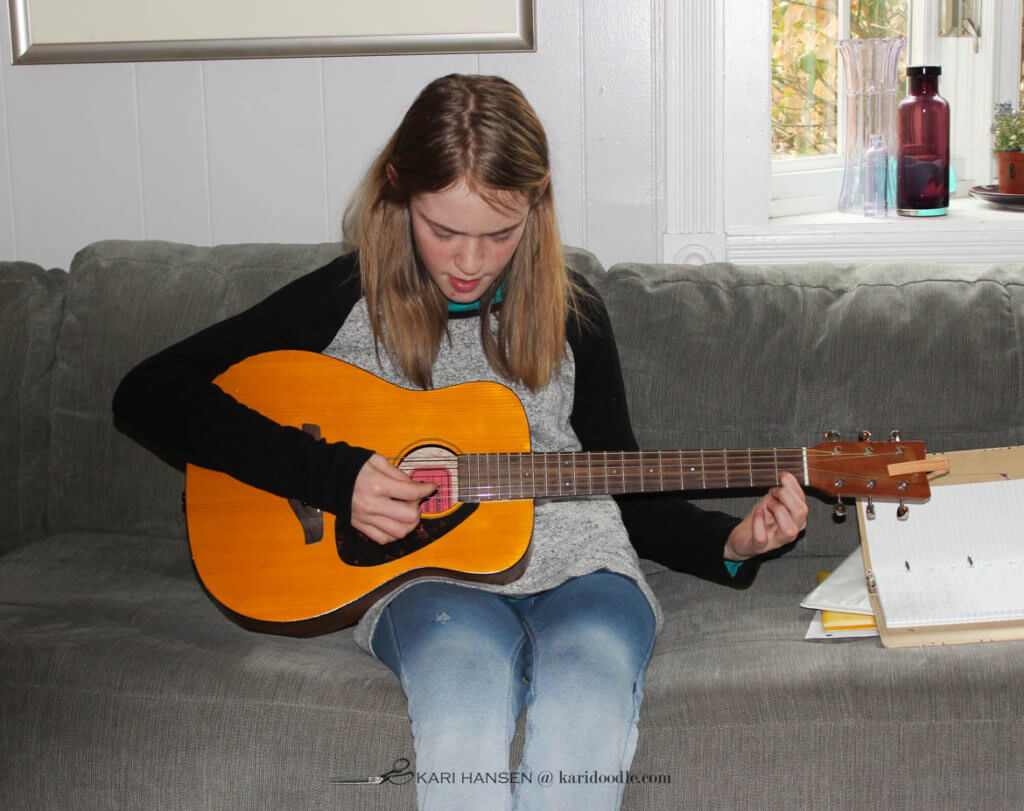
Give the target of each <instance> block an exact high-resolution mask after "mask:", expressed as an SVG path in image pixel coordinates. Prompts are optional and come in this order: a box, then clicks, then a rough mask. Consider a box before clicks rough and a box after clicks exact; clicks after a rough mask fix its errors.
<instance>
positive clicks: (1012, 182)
mask: <svg viewBox="0 0 1024 811" xmlns="http://www.w3.org/2000/svg"><path fill="white" fill-rule="evenodd" d="M996 158H998V159H999V193H1000V194H1024V152H1019V151H1017V152H1010V151H1003V152H996Z"/></svg>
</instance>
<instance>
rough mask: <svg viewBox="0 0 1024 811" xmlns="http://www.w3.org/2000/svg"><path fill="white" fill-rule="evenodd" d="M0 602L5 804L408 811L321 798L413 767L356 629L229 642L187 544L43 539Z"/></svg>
mask: <svg viewBox="0 0 1024 811" xmlns="http://www.w3.org/2000/svg"><path fill="white" fill-rule="evenodd" d="M0 590H2V593H3V595H4V600H3V603H2V604H0V706H2V707H3V708H4V721H3V723H2V724H0V771H2V773H3V774H4V781H3V783H4V785H3V786H2V787H0V806H3V807H11V808H13V807H16V806H24V805H25V804H26V803H27V802H28V799H27V798H31V802H28V804H29V805H35V806H37V807H39V808H110V807H126V808H169V807H177V808H212V807H234V808H312V807H355V806H353V805H350V803H352V802H353V797H355V802H356V803H359V804H361V803H362V802H363V800H364V799H365V800H369V801H371V802H368V803H367V804H366V805H361V806H360V807H365V808H377V807H380V808H386V807H396V806H395V805H394V804H396V803H397V804H398V806H400V807H411V805H412V803H413V800H412V796H413V795H412V792H413V788H414V787H413V786H412V785H406V786H387V787H384V790H380V788H379V787H375V786H371V787H370V788H373V789H377V792H376V795H374V794H372V793H371V792H366V793H365V794H362V795H359V794H353V791H352V787H348V786H337V785H332V784H329V783H328V782H327V779H328V778H329V777H331V776H335V775H356V774H366V775H372V774H379V773H381V772H382V771H384V770H385V769H386V768H388V767H390V764H391V763H392V762H393V761H394V759H395V758H396V757H398V756H406V757H409V759H410V760H412V752H413V748H412V734H411V730H410V728H409V720H408V716H407V712H406V703H405V698H404V696H403V695H402V691H401V688H400V687H399V684H398V680H397V679H396V678H395V677H394V675H393V674H392V673H391V671H389V670H388V669H387V667H385V666H384V665H383V664H381V663H380V662H378V661H377V660H376V659H374V658H373V657H371V656H369V655H367V654H365V653H363V652H362V651H361V650H359V648H357V647H356V644H355V642H354V640H353V638H352V631H351V629H349V630H346V631H341V632H339V633H336V634H330V635H327V636H322V637H318V638H315V639H291V638H287V637H276V636H265V635H261V634H254V633H250V632H248V631H245V630H242V629H241V628H239V627H238V626H236V625H235V624H233V623H232V622H231V621H230V620H228V619H227V618H226V617H224V616H223V615H222V614H220V612H218V611H217V609H216V608H215V607H214V606H213V604H212V603H211V602H210V601H209V600H208V599H207V598H206V597H205V595H204V594H203V592H202V590H201V588H200V587H199V584H198V583H197V581H196V579H195V576H194V575H193V573H192V567H191V565H190V560H189V556H188V552H187V550H186V548H185V544H184V542H183V541H179V542H178V543H167V542H163V541H160V540H159V539H154V538H149V537H145V536H138V535H136V536H130V535H117V534H112V533H105V532H104V533H67V534H59V535H52V536H47V537H45V538H41V539H38V540H37V541H35V542H33V543H31V544H28V545H26V546H23V547H21V548H19V549H18V550H16V551H14V552H12V553H10V554H8V555H6V556H4V557H3V558H2V560H0ZM360 788H362V789H363V790H364V791H365V789H366V788H367V787H366V786H362V787H356V790H357V791H358V789H360ZM375 800H379V801H380V803H381V804H380V805H379V806H378V805H375V804H374V803H373V802H372V801H375ZM5 801H6V802H5ZM388 803H392V805H388Z"/></svg>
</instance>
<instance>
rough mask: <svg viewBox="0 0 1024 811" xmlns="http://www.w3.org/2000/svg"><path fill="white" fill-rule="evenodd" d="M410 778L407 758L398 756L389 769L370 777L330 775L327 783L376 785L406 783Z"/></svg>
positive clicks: (410, 771)
mask: <svg viewBox="0 0 1024 811" xmlns="http://www.w3.org/2000/svg"><path fill="white" fill-rule="evenodd" d="M410 780H412V770H411V769H410V768H409V759H408V758H404V757H400V758H398V759H396V760H395V762H394V764H392V766H391V769H390V770H388V771H386V772H384V773H383V774H378V775H373V776H371V777H332V778H330V779H329V780H328V781H327V782H328V783H343V784H345V785H363V786H366V785H370V786H376V785H380V784H381V783H396V784H399V785H401V784H402V783H408V782H409V781H410Z"/></svg>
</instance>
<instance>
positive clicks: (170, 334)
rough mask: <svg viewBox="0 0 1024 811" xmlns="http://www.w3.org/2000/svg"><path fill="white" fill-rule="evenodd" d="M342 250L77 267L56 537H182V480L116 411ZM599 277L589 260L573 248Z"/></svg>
mask: <svg viewBox="0 0 1024 811" xmlns="http://www.w3.org/2000/svg"><path fill="white" fill-rule="evenodd" d="M341 250H342V246H341V245H339V244H333V243H331V244H324V245H265V244H259V245H222V246H217V247H213V248H202V247H195V246H191V245H176V244H171V243H165V242H119V241H108V242H99V243H96V244H94V245H90V246H88V247H87V248H85V249H84V250H82V251H81V252H80V253H79V254H78V255H77V256H76V257H75V259H74V262H73V263H72V266H71V273H70V280H69V288H68V304H67V317H66V323H65V326H64V329H63V332H62V337H61V341H60V345H59V347H58V354H57V358H58V363H57V372H56V382H55V384H54V385H55V390H54V401H55V403H54V415H53V440H52V448H51V469H52V470H53V477H52V480H51V489H50V501H49V509H50V519H51V522H52V526H53V528H54V529H55V530H73V529H78V530H106V531H111V532H132V533H142V534H146V535H156V536H164V537H167V536H175V535H180V534H181V533H183V532H184V516H183V514H182V510H181V499H180V494H181V491H182V489H183V477H182V474H181V472H180V471H177V470H175V469H173V468H171V467H170V466H168V465H166V464H164V463H163V462H161V461H160V460H159V459H157V458H156V457H154V456H153V455H152V454H150V453H149V451H147V450H145V449H143V448H142V447H141V446H139V445H137V444H136V443H135V442H133V441H132V440H130V439H128V438H127V437H126V436H124V435H122V434H120V433H119V432H117V431H115V430H114V428H113V425H112V418H111V411H110V403H111V399H112V398H113V394H114V389H115V388H116V387H117V384H118V383H119V382H120V380H121V378H122V377H123V376H124V374H125V373H126V372H127V371H128V370H129V369H130V368H131V367H132V366H134V365H135V364H136V363H138V362H139V361H141V360H142V359H143V358H146V357H148V356H149V355H151V354H153V353H154V352H157V351H158V350H160V349H162V348H164V347H165V346H168V345H170V344H172V343H174V342H175V341H177V340H180V339H181V338H184V337H185V336H187V335H190V334H192V333H194V332H196V331H198V330H200V329H202V328H203V327H206V326H208V325H209V324H211V323H213V322H215V321H218V320H220V319H222V318H226V317H228V316H229V315H232V314H234V313H237V312H240V311H241V310H243V309H245V308H246V307H248V306H250V305H252V304H254V303H256V302H257V301H259V300H260V299H262V298H263V297H265V296H266V295H268V294H269V293H271V292H273V291H274V290H276V289H278V288H279V287H281V286H283V285H284V284H286V283H287V282H289V281H290V280H292V279H294V278H296V277H297V276H299V275H301V274H302V273H305V272H307V271H310V270H313V269H314V268H317V267H320V266H321V265H324V264H326V263H327V262H328V261H330V260H331V259H332V258H334V257H335V256H337V255H338V254H339V253H340V252H341ZM567 258H568V260H569V262H570V263H571V264H572V265H573V266H574V267H577V268H579V269H580V270H581V271H583V272H584V273H586V274H587V275H588V276H589V277H591V278H593V277H594V276H595V275H596V274H597V273H599V272H600V271H601V266H600V264H599V263H598V262H597V260H596V259H595V258H594V256H593V255H592V254H589V253H587V252H586V251H581V250H578V249H572V248H569V249H567Z"/></svg>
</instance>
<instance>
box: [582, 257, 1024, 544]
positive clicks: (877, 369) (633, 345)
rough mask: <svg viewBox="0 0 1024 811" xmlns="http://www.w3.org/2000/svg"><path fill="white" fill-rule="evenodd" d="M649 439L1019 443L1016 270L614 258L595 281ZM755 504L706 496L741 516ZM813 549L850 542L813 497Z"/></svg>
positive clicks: (747, 443) (670, 443)
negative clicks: (868, 434) (835, 434)
mask: <svg viewBox="0 0 1024 811" xmlns="http://www.w3.org/2000/svg"><path fill="white" fill-rule="evenodd" d="M598 287H599V290H600V291H601V293H602V295H603V296H604V297H605V299H606V300H607V302H608V305H609V308H610V311H611V315H612V322H613V326H614V328H615V331H616V338H617V341H618V344H619V351H620V355H621V358H622V363H623V368H624V376H625V379H626V387H627V391H628V395H629V401H630V410H631V416H632V419H633V423H634V428H635V431H636V434H637V439H638V441H639V442H640V445H641V446H642V447H645V448H686V449H689V448H694V449H695V448H748V447H802V446H808V445H814V444H817V443H818V442H820V441H822V438H823V434H824V432H825V431H826V430H829V429H834V430H837V431H839V432H840V433H841V434H842V438H843V439H844V440H854V439H856V438H857V434H858V432H859V431H860V430H862V429H867V430H870V431H872V432H873V433H874V438H875V439H887V438H888V434H889V431H890V430H891V429H894V428H898V429H900V430H901V433H902V437H903V438H904V439H920V440H924V441H925V442H926V443H927V445H928V448H929V449H930V450H958V449H964V448H981V447H995V446H1002V445H1011V444H1022V443H1024V403H1022V396H1021V395H1022V389H1021V386H1022V374H1021V364H1022V361H1024V351H1022V350H1024V347H1022V336H1024V329H1022V326H1024V321H1022V319H1024V266H1006V267H996V268H991V269H988V270H985V271H973V270H966V269H958V268H950V267H943V266H940V265H936V264H888V265H874V266H862V267H854V266H849V267H838V266H830V265H795V266H767V267H737V266H733V265H728V264H714V265H706V266H701V267H696V266H652V265H617V266H615V267H613V268H611V270H610V271H609V272H608V273H607V274H606V275H605V276H604V277H603V278H600V279H599V280H598ZM751 500H752V499H747V500H740V501H736V500H735V499H732V498H730V499H719V498H717V497H716V498H713V499H711V500H710V501H709V502H708V504H709V506H714V507H716V508H724V509H727V510H728V511H730V512H734V513H742V512H745V510H746V507H747V506H748V505H749V503H750V501H751ZM812 508H813V509H814V513H813V514H812V518H811V522H812V530H813V532H814V533H815V542H814V543H813V544H807V545H804V547H803V548H804V549H805V550H806V551H807V553H808V554H822V553H826V554H841V553H843V552H849V551H850V550H851V549H852V548H853V547H854V546H856V543H857V536H856V520H848V521H847V522H846V524H845V526H836V525H834V524H833V522H832V521H831V520H830V519H829V517H828V516H829V511H830V509H831V505H830V504H826V503H824V501H816V502H815V503H814V504H812Z"/></svg>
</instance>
